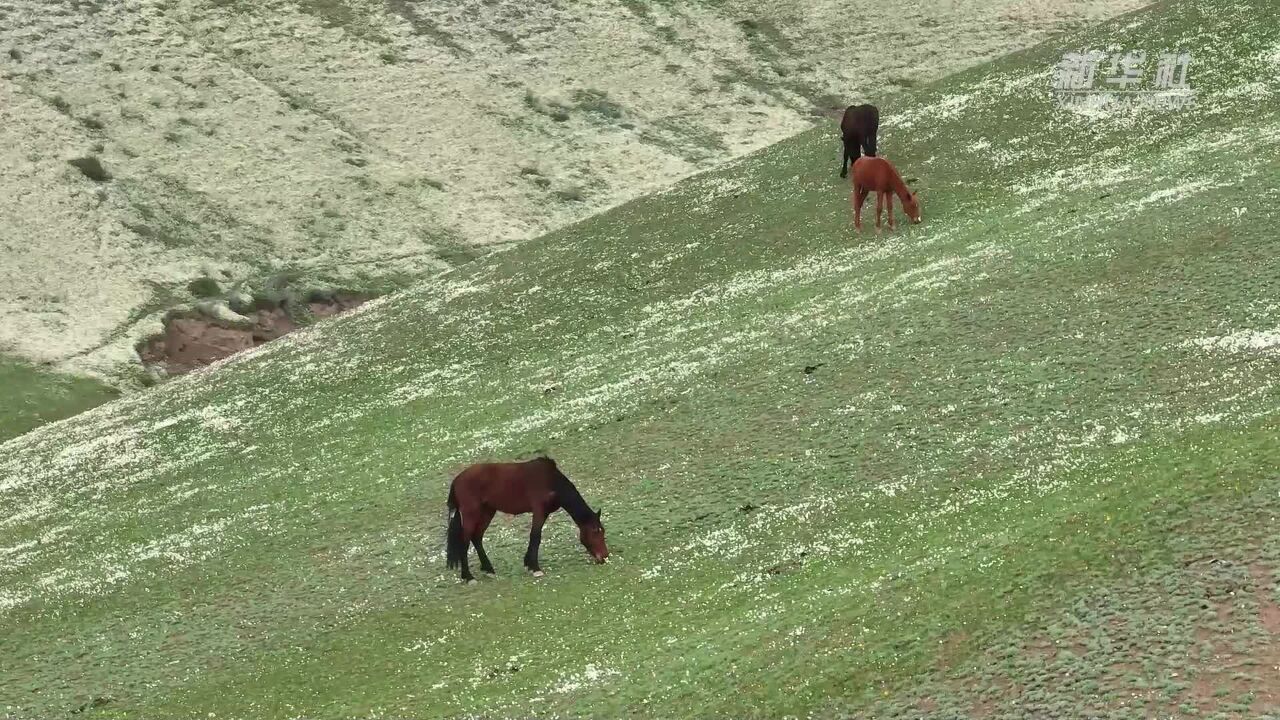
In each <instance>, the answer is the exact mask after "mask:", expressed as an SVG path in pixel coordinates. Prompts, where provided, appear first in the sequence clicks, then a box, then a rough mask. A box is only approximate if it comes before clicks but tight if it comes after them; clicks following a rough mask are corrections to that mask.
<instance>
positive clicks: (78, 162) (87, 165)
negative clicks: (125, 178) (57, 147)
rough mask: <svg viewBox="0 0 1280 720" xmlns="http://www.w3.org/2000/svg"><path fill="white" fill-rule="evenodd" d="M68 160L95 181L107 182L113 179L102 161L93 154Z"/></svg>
mask: <svg viewBox="0 0 1280 720" xmlns="http://www.w3.org/2000/svg"><path fill="white" fill-rule="evenodd" d="M67 162H68V163H70V164H71V166H72V167H74V168H75V169H77V170H79V171H80V172H81V173H83V174H84V176H85V177H87V178H89V179H90V180H92V181H94V182H106V181H108V180H110V179H111V173H109V172H107V169H106V168H104V167H102V161H101V160H99V159H98V158H96V157H94V156H93V155H85V156H84V157H78V158H73V159H71V160H68V161H67Z"/></svg>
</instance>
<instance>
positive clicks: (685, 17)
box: [0, 0, 1142, 415]
mask: <svg viewBox="0 0 1280 720" xmlns="http://www.w3.org/2000/svg"><path fill="white" fill-rule="evenodd" d="M1141 1H1142V0H1059V1H1055V2H1052V3H1044V2H1029V1H1028V0H965V1H964V2H954V0H929V1H926V2H920V3H915V4H913V5H912V6H911V7H910V8H908V9H906V10H903V11H901V12H900V13H898V14H897V15H896V16H895V18H894V19H893V21H892V22H885V21H884V18H883V17H882V11H881V9H880V5H879V4H877V3H875V2H871V1H870V0H851V1H849V2H843V1H842V2H834V1H833V0H806V1H805V2H774V1H773V0H770V1H768V2H764V1H762V0H731V1H726V0H716V1H705V0H688V1H681V2H672V1H668V0H663V1H661V2H647V1H638V0H591V1H589V2H585V1H577V2H536V3H533V2H515V1H514V0H484V1H483V2H481V1H479V0H467V1H465V2H458V1H455V0H110V1H108V0H0V165H2V166H3V167H4V172H3V173H0V289H2V290H3V292H0V353H4V354H7V355H10V356H15V357H18V358H22V359H24V360H26V361H29V362H36V363H49V364H50V366H49V368H50V369H51V370H55V371H65V372H72V373H78V374H89V375H95V376H97V377H98V378H99V379H103V380H106V381H108V382H109V383H111V384H114V385H117V386H120V387H124V388H126V389H127V388H130V387H136V386H137V377H136V376H137V373H134V372H131V371H132V370H136V365H137V356H136V355H135V354H134V347H135V344H136V343H137V341H138V340H139V339H140V338H142V337H145V336H147V335H149V334H152V333H155V332H157V331H158V330H159V329H160V322H161V318H162V317H163V316H164V314H165V313H166V312H167V311H169V310H171V309H173V308H175V307H183V306H190V305H193V304H195V303H198V302H202V303H205V304H206V305H213V306H214V307H213V308H211V309H210V308H206V310H210V313H209V314H211V315H212V316H214V317H218V316H219V313H218V312H217V307H216V306H217V304H218V303H219V302H227V301H230V302H231V303H232V305H233V306H234V304H235V301H236V300H237V299H238V298H242V297H244V296H246V295H247V296H250V297H252V296H255V295H259V294H261V293H263V292H267V291H269V290H270V288H271V287H272V286H274V285H277V284H279V283H280V282H281V281H288V282H289V283H291V284H293V285H298V286H300V287H299V291H300V292H305V291H307V290H308V289H311V288H332V287H337V288H339V289H342V288H345V289H348V290H359V291H368V292H384V291H386V290H388V289H390V288H395V287H400V286H403V285H405V284H406V283H408V282H410V281H411V280H413V279H421V278H424V277H427V276H430V275H431V274H433V273H435V272H438V271H440V270H441V269H444V268H446V267H449V266H451V265H454V264H457V263H459V262H462V261H465V260H467V259H468V258H471V257H474V256H475V255H477V254H479V253H481V252H484V251H485V250H487V249H491V248H494V247H500V246H505V245H509V244H512V243H516V242H519V241H522V240H526V239H529V238H532V237H535V236H538V235H541V234H543V233H544V232H546V231H548V230H550V229H554V228H558V227H563V226H565V225H567V224H569V223H571V222H573V221H576V220H579V219H582V218H585V217H587V216H589V215H592V214H594V213H597V212H599V211H600V210H602V209H605V208H608V207H610V206H612V205H615V204H618V203H620V202H623V201H626V200H629V199H632V198H636V197H639V196H641V195H644V194H646V193H649V192H652V191H654V190H657V189H661V188H663V187H666V186H667V185H669V184H670V183H671V182H673V181H674V180H677V179H679V178H681V177H684V176H687V175H689V174H691V173H693V172H696V171H699V170H703V169H706V168H709V167H712V166H714V165H716V164H717V163H720V162H724V161H726V160H730V159H732V158H734V157H738V156H741V155H742V154H744V153H746V152H749V151H752V150H756V149H759V148H762V147H765V146H766V145H768V144H770V143H773V142H776V141H778V140H782V139H784V138H786V137H789V136H791V135H793V134H794V133H796V132H799V131H801V130H805V129H807V128H809V127H810V123H811V122H813V121H814V120H815V117H814V115H813V111H814V110H815V109H822V110H826V109H829V108H830V107H831V106H840V105H842V104H844V103H846V102H852V101H855V100H858V99H864V98H874V97H882V96H884V95H885V94H887V93H892V92H894V91H896V90H898V89H901V88H903V87H906V86H910V85H912V84H915V83H920V82H923V81H928V80H932V79H936V78H938V77H941V76H942V75H944V74H946V73H949V72H953V71H955V70H958V69H960V68H963V67H967V66H970V65H972V64H974V63H976V62H979V61H982V60H984V59H988V58H992V57H996V56H998V55H1002V54H1004V53H1006V52H1009V51H1010V50H1014V49H1018V48H1023V47H1027V46H1029V45H1031V44H1033V43H1034V42H1036V41H1038V40H1040V39H1043V38H1045V37H1047V36H1048V35H1049V34H1051V33H1053V32H1057V31H1059V30H1061V29H1064V28H1070V27H1074V26H1077V25H1079V24H1081V23H1085V22H1089V21H1091V20H1097V19H1099V18H1106V17H1111V16H1113V15H1115V14H1117V13H1120V12H1123V11H1126V10H1129V9H1132V8H1135V7H1137V6H1138V5H1139V4H1140V2H1141ZM872 18H875V21H874V22H871V19H872ZM859 19H864V20H865V21H866V22H859ZM859 26H865V27H863V29H862V30H860V32H866V33H869V34H870V37H871V41H868V40H867V39H866V38H864V37H855V36H853V35H851V33H852V32H853V31H854V30H857V29H858V28H859ZM886 46H892V48H893V52H885V51H884V49H883V48H884V47H886ZM821 122H823V123H824V124H826V123H829V122H830V120H828V119H827V118H822V119H821ZM3 405H4V396H3V393H2V391H0V406H3ZM2 414H3V411H0V415H2Z"/></svg>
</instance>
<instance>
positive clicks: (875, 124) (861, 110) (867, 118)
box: [840, 105, 880, 177]
mask: <svg viewBox="0 0 1280 720" xmlns="http://www.w3.org/2000/svg"><path fill="white" fill-rule="evenodd" d="M879 129H880V109H879V108H877V107H876V106H875V105H850V106H849V107H847V108H845V109H844V117H842V118H840V139H841V141H843V142H844V159H843V160H841V161H840V177H848V176H849V163H851V162H853V161H854V160H857V159H858V158H859V157H861V156H862V155H863V154H866V155H868V156H870V157H875V156H876V131H877V130H879Z"/></svg>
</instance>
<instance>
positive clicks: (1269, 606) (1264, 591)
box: [1249, 563, 1280, 635]
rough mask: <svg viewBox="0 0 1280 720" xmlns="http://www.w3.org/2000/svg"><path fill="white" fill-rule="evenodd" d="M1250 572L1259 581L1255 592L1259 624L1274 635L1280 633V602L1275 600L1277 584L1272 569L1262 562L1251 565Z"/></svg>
mask: <svg viewBox="0 0 1280 720" xmlns="http://www.w3.org/2000/svg"><path fill="white" fill-rule="evenodd" d="M1249 574H1251V575H1253V579H1254V580H1255V581H1256V582H1257V585H1256V586H1255V589H1254V592H1255V593H1256V595H1257V599H1258V624H1259V625H1261V626H1262V627H1263V629H1264V630H1266V631H1267V632H1268V633H1271V634H1272V635H1280V604H1277V603H1276V601H1275V600H1274V593H1273V590H1274V588H1275V585H1276V581H1275V577H1274V576H1273V575H1272V574H1271V569H1270V568H1268V567H1266V566H1265V565H1263V564H1261V563H1254V564H1253V565H1250V566H1249Z"/></svg>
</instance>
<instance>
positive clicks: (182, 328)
mask: <svg viewBox="0 0 1280 720" xmlns="http://www.w3.org/2000/svg"><path fill="white" fill-rule="evenodd" d="M366 299H367V298H362V297H357V296H355V295H345V294H339V295H335V296H334V297H333V299H332V300H330V301H326V302H311V303H308V304H307V306H308V308H309V309H310V310H311V314H312V315H313V316H314V317H316V318H317V319H320V318H326V317H332V316H334V315H338V314H340V313H343V312H346V311H348V310H351V309H352V308H355V307H358V306H359V305H361V304H363V303H364V302H365V300H366ZM248 317H249V318H250V319H251V320H252V321H253V325H252V326H251V327H249V326H246V327H233V326H230V325H228V324H227V323H224V322H221V321H218V320H215V319H213V318H207V317H190V318H175V319H173V320H170V321H169V322H167V323H166V324H165V328H164V332H163V333H161V334H160V335H157V336H155V337H152V338H151V339H149V340H147V341H146V342H144V343H143V344H142V345H140V346H139V347H138V355H139V357H141V358H142V362H143V364H145V365H149V366H153V367H160V368H162V369H163V370H164V371H165V373H166V374H168V375H182V374H185V373H189V372H191V371H192V370H196V369H198V368H202V367H204V366H206V365H210V364H212V363H214V362H217V361H218V360H221V359H223V358H225V357H230V356H231V355H235V354H236V353H238V352H241V351H243V350H248V349H250V348H254V347H257V346H259V345H262V344H263V343H268V342H271V341H272V340H275V339H276V338H279V337H282V336H284V335H287V334H289V333H291V332H293V331H294V330H297V329H298V325H297V323H295V322H294V321H293V318H292V317H290V315H289V313H288V312H286V311H285V310H284V309H281V308H275V309H272V310H259V311H257V312H255V313H253V314H252V315H250V316H248Z"/></svg>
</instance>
